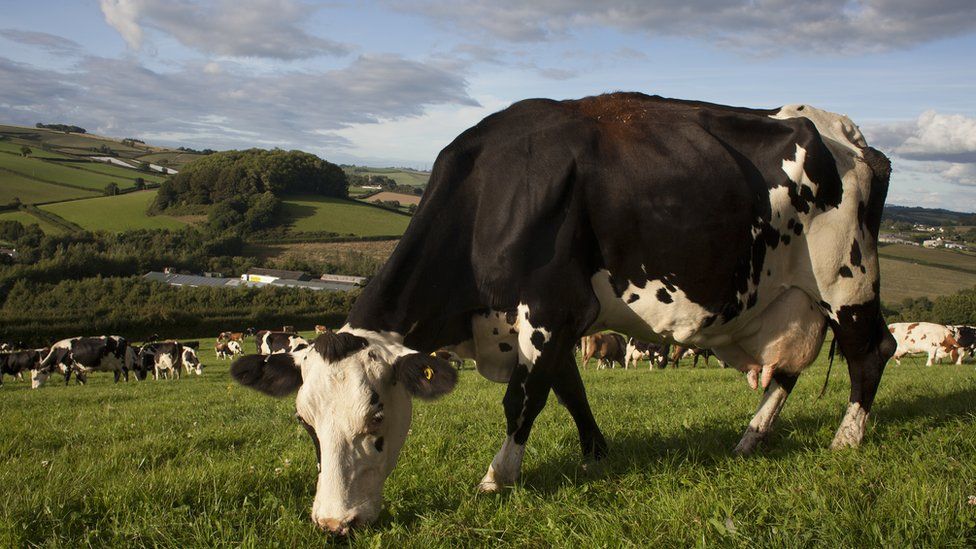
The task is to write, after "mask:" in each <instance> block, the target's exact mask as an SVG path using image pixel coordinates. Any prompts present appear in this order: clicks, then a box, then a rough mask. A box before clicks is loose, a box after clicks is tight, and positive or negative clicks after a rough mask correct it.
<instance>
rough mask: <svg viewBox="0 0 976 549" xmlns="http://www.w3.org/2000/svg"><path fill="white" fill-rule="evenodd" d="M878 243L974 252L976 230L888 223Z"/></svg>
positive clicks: (883, 228) (920, 224)
mask: <svg viewBox="0 0 976 549" xmlns="http://www.w3.org/2000/svg"><path fill="white" fill-rule="evenodd" d="M878 241H879V242H881V243H882V244H907V245H909V246H921V247H923V248H944V249H947V250H959V251H964V252H976V228H973V227H960V226H940V225H925V224H922V223H906V222H894V223H892V222H889V223H886V224H885V226H883V227H882V228H881V234H880V235H879V237H878Z"/></svg>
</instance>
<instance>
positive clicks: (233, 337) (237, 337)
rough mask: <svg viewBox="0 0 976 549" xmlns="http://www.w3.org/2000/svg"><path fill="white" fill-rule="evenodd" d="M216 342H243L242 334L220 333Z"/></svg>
mask: <svg viewBox="0 0 976 549" xmlns="http://www.w3.org/2000/svg"><path fill="white" fill-rule="evenodd" d="M217 341H218V342H219V341H244V332H220V335H218V336H217Z"/></svg>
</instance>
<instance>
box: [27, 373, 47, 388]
mask: <svg viewBox="0 0 976 549" xmlns="http://www.w3.org/2000/svg"><path fill="white" fill-rule="evenodd" d="M30 373H31V389H37V388H38V387H40V386H41V385H44V382H46V381H47V378H49V377H51V371H50V370H44V369H41V368H38V369H34V370H31V371H30Z"/></svg>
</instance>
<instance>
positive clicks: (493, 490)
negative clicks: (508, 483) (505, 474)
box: [478, 480, 505, 494]
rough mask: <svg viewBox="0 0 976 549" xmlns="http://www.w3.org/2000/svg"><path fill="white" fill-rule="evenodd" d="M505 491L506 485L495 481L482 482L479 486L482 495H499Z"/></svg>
mask: <svg viewBox="0 0 976 549" xmlns="http://www.w3.org/2000/svg"><path fill="white" fill-rule="evenodd" d="M504 489H505V485H504V484H499V483H497V482H495V481H493V480H482V481H481V482H480V483H479V484H478V492H480V493H482V494H497V493H498V492H501V491H502V490H504Z"/></svg>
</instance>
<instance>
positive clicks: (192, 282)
mask: <svg viewBox="0 0 976 549" xmlns="http://www.w3.org/2000/svg"><path fill="white" fill-rule="evenodd" d="M254 270H258V269H254ZM260 270H272V269H260ZM286 272H287V271H286ZM246 276H249V275H241V278H223V277H214V276H200V275H192V274H177V273H161V272H158V271H150V272H148V273H146V274H145V275H143V278H146V279H149V280H155V281H157V282H163V283H166V284H169V285H171V286H190V287H194V288H196V287H201V286H211V287H215V288H243V287H248V286H253V287H262V286H278V287H282V288H304V289H306V290H316V291H317V290H328V291H332V292H346V291H349V290H352V289H354V288H358V287H359V285H358V284H356V283H355V282H342V281H324V280H294V279H288V278H273V279H272V280H271V281H270V282H264V281H259V280H254V279H253V278H252V279H245V277H246ZM306 276H307V275H306Z"/></svg>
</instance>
